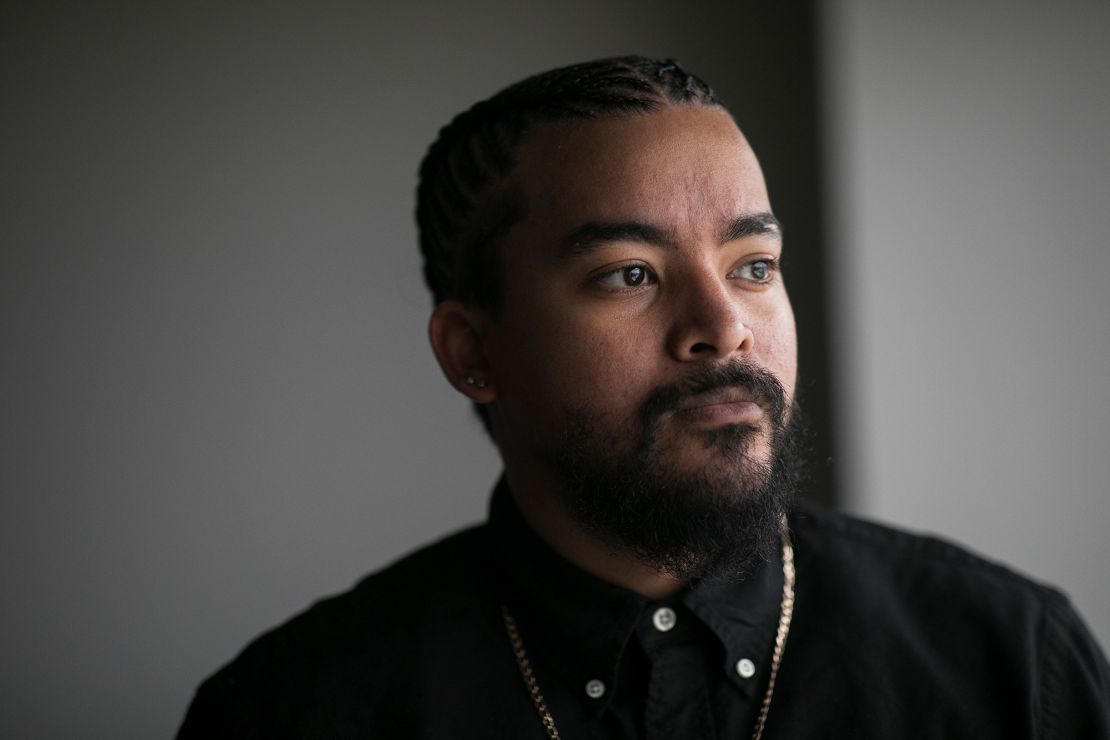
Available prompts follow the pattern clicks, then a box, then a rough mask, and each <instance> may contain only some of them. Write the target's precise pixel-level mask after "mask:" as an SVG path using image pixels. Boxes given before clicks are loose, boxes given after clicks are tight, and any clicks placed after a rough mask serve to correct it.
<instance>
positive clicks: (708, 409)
mask: <svg viewBox="0 0 1110 740" xmlns="http://www.w3.org/2000/svg"><path fill="white" fill-rule="evenodd" d="M676 415H677V416H680V417H681V418H683V419H687V420H689V421H693V422H698V423H703V424H754V423H756V422H758V421H760V420H761V419H762V418H763V407H761V406H760V405H759V404H758V403H755V402H754V401H735V402H733V403H714V404H710V405H709V406H697V407H696V408H692V409H683V410H681V411H679V412H677V414H676Z"/></svg>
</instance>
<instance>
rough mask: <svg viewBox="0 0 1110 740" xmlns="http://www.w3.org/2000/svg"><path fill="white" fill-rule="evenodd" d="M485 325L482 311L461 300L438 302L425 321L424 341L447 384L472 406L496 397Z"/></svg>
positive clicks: (487, 327)
mask: <svg viewBox="0 0 1110 740" xmlns="http://www.w3.org/2000/svg"><path fill="white" fill-rule="evenodd" d="M489 324H490V317H489V314H488V313H487V312H486V311H484V310H482V309H480V308H475V307H473V306H469V305H467V304H465V303H462V302H461V301H444V302H443V303H440V304H439V305H438V306H436V307H435V310H434V311H432V318H431V319H430V320H429V321H428V339H429V340H431V342H432V351H433V352H435V355H436V360H437V361H439V366H440V368H441V369H442V370H443V374H444V375H445V376H447V382H448V383H450V384H451V385H453V386H455V390H457V391H458V392H459V393H462V394H463V395H464V396H466V397H467V398H469V399H470V400H471V401H474V402H475V403H490V402H492V401H494V400H495V399H496V398H497V386H496V384H495V383H494V379H493V377H491V374H490V363H489V360H488V358H487V357H486V352H485V335H486V332H487V331H488V329H489Z"/></svg>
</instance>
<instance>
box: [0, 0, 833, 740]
mask: <svg viewBox="0 0 1110 740" xmlns="http://www.w3.org/2000/svg"><path fill="white" fill-rule="evenodd" d="M737 6H738V4H737V3H733V2H730V1H721V2H699V3H695V4H693V5H692V7H690V8H683V7H680V6H679V5H677V4H675V3H669V2H649V3H644V2H631V1H630V2H611V3H607V4H603V5H601V6H598V5H596V4H594V3H590V2H586V1H585V0H579V1H578V2H565V3H560V4H557V5H555V4H550V3H546V4H542V5H541V4H536V5H535V6H528V5H524V6H522V5H520V4H517V3H513V4H509V3H507V2H506V3H501V4H495V3H490V2H470V3H455V4H449V3H441V4H437V5H434V6H432V5H422V4H416V3H400V4H399V3H389V4H386V3H381V4H376V5H375V4H371V3H338V2H325V3H302V4H292V3H288V4H275V3H267V4H254V7H256V8H257V9H255V10H250V9H247V8H249V7H251V4H230V3H212V4H209V5H207V6H199V5H196V4H190V3H177V4H173V6H172V9H170V8H167V7H161V6H158V5H156V4H151V3H133V4H132V5H131V7H130V8H128V7H127V6H126V5H123V4H118V3H117V4H115V5H113V7H114V10H113V11H111V12H106V11H104V10H103V9H97V8H94V7H93V6H92V5H89V4H79V3H72V4H69V6H68V7H67V6H66V5H65V4H63V5H60V6H59V5H56V4H49V3H37V4H35V5H34V6H30V5H29V6H28V7H26V8H22V7H19V6H18V5H17V4H15V3H6V4H4V6H3V10H0V13H3V16H2V17H0V34H2V37H0V74H2V75H3V78H2V80H3V100H4V105H3V106H0V126H2V129H0V134H2V137H0V141H2V142H3V147H4V149H3V152H2V154H0V156H2V164H0V169H2V171H3V176H2V187H3V198H2V201H0V202H2V203H3V206H2V207H3V213H2V217H0V245H2V251H0V260H2V262H0V346H2V350H0V372H2V377H0V381H2V382H0V420H2V421H0V435H2V436H0V454H2V456H3V462H2V465H0V490H2V491H3V495H4V514H3V517H0V542H2V543H3V544H2V545H0V547H2V548H3V557H2V558H0V579H2V581H0V593H2V594H3V601H2V604H3V606H2V608H0V656H2V658H0V660H2V663H3V666H4V668H3V670H2V671H0V695H2V696H3V697H4V698H3V701H2V702H0V736H3V737H20V738H38V737H81V738H113V739H115V738H125V737H136V738H138V737H143V738H147V737H159V736H162V737H165V736H168V735H170V734H172V732H173V730H174V728H175V727H176V726H177V724H178V722H179V721H180V719H181V716H182V715H183V713H184V710H185V706H186V703H187V702H188V700H189V699H190V697H191V694H192V691H193V689H194V687H195V686H196V684H197V683H198V682H199V681H200V680H201V679H202V678H203V677H204V676H205V675H207V674H208V673H210V672H211V671H213V670H214V669H215V668H216V667H217V666H218V665H220V664H221V663H222V662H224V661H226V660H227V659H229V658H230V657H231V656H232V655H233V654H234V653H235V652H236V651H237V650H238V649H239V648H240V647H242V646H243V644H244V643H245V642H246V641H247V640H248V639H249V638H251V637H253V636H255V635H256V634H258V633H259V632H260V631H262V630H263V629H265V628H267V627H269V626H271V625H273V624H275V623H277V622H279V621H280V620H282V619H284V618H285V617H287V616H289V615H290V614H292V613H293V612H295V611H298V610H300V609H302V608H303V607H304V606H305V605H307V604H308V603H309V602H310V601H311V600H313V599H314V598H316V597H317V596H319V595H321V594H324V593H327V592H332V591H336V590H340V589H343V588H346V587H347V586H348V585H350V584H351V583H352V582H353V581H354V580H355V579H356V578H357V577H359V576H360V575H362V574H363V573H365V572H367V571H369V570H372V569H374V568H376V567H378V566H380V565H382V564H384V563H386V562H388V561H389V560H391V559H393V558H394V557H396V556H397V555H399V554H401V553H403V552H405V551H407V550H409V549H411V548H412V547H414V546H415V545H416V544H418V543H420V542H423V541H426V540H428V539H430V538H432V537H435V536H438V535H440V534H442V533H445V532H448V531H450V530H452V529H455V528H457V527H459V526H461V525H463V524H465V523H468V522H471V521H475V520H478V519H480V518H481V517H482V516H483V512H484V507H485V500H486V496H487V493H488V490H489V487H490V485H491V484H492V482H493V480H494V478H495V476H496V473H497V469H498V465H497V462H496V459H495V456H494V453H493V450H492V448H491V447H490V446H489V444H488V443H487V442H486V441H485V439H484V438H483V436H482V434H481V432H480V431H479V428H478V424H477V423H476V421H474V420H473V419H472V417H471V415H470V412H469V409H468V408H467V406H466V404H464V402H463V401H462V400H461V399H460V398H459V397H457V396H456V395H455V394H454V392H453V391H451V390H450V389H449V388H448V387H447V386H446V384H445V383H443V382H442V380H441V378H440V377H439V371H438V368H436V367H435V365H434V362H433V359H432V356H431V353H430V351H429V350H428V349H427V346H426V341H425V338H424V332H425V328H424V327H425V320H426V316H427V312H428V310H429V299H428V297H427V295H426V294H425V291H424V289H423V287H422V285H421V282H420V279H419V265H418V260H417V255H416V247H415V232H414V228H413V226H412V217H411V213H412V208H413V204H412V191H413V186H414V184H415V177H414V172H415V169H416V165H417V162H418V161H419V159H420V157H421V155H422V154H423V151H424V149H425V147H426V146H427V145H428V143H429V142H430V141H431V140H432V139H433V137H434V135H435V133H436V130H437V129H438V128H439V126H441V125H443V124H444V123H446V121H447V120H448V119H449V118H450V117H451V116H452V115H453V114H454V113H456V112H458V111H459V110H461V109H462V108H463V107H465V106H467V105H469V104H470V103H472V102H473V101H475V100H477V99H478V98H480V97H484V96H486V95H488V94H489V93H491V92H492V91H494V90H496V89H498V88H500V87H501V86H503V85H505V84H507V83H509V82H511V81H515V80H516V79H518V78H520V77H521V76H523V75H524V74H526V73H530V72H533V71H536V70H539V69H543V68H547V67H551V66H555V65H559V64H564V63H569V62H572V61H579V60H581V59H582V58H589V57H594V56H601V55H608V54H614V53H628V52H632V51H637V52H640V53H647V54H653V55H661V56H665V55H674V56H678V57H679V58H680V59H682V60H683V61H684V62H686V63H687V64H688V65H689V66H690V67H691V68H692V69H695V70H698V71H699V72H701V73H703V74H704V75H705V76H706V77H707V78H708V79H710V80H712V81H713V82H714V83H715V84H716V85H717V86H718V88H720V90H721V92H722V93H723V94H724V95H725V98H726V99H728V100H733V101H738V102H739V103H741V104H742V105H743V106H745V107H748V108H750V110H751V111H753V112H754V113H755V116H756V117H758V116H759V115H761V114H762V115H763V116H764V117H765V118H764V119H762V121H760V120H757V119H750V120H753V127H754V128H755V129H756V130H764V131H766V130H768V129H770V133H768V134H765V135H761V136H760V137H759V138H757V140H756V145H757V148H760V150H761V151H763V152H764V153H765V155H766V158H767V159H768V160H770V161H780V162H781V161H787V162H789V161H793V160H788V159H785V158H784V157H781V156H778V155H777V154H776V152H787V151H788V150H789V149H790V145H789V144H790V142H789V141H788V140H787V141H784V140H783V136H785V134H784V135H783V136H780V137H779V138H778V139H776V138H775V127H774V126H773V125H771V123H770V121H771V120H772V119H773V117H774V116H780V117H782V119H784V120H786V121H787V122H788V124H789V125H787V126H781V125H780V126H779V128H780V129H782V130H783V131H784V132H792V131H794V130H796V129H798V128H799V127H801V128H804V127H805V125H807V122H808V121H809V119H808V118H807V117H806V116H805V115H799V114H798V113H795V112H793V111H792V109H791V108H790V107H789V106H790V105H791V104H792V103H791V101H797V100H799V99H802V100H808V92H809V88H808V87H807V86H805V85H799V84H797V82H796V81H793V80H791V79H790V78H789V75H787V74H786V72H784V70H790V69H791V64H796V62H794V61H793V60H796V59H805V58H807V56H806V54H805V53H804V46H805V44H807V43H808V41H807V40H804V39H803V43H802V46H803V52H798V50H797V49H796V47H797V45H798V44H797V40H796V34H794V32H793V31H791V30H790V29H791V28H792V27H793V24H794V22H795V21H793V20H791V19H789V18H786V17H785V11H783V13H780V14H779V15H780V16H782V17H779V16H776V15H775V13H774V12H772V11H766V10H760V11H758V14H756V15H752V14H749V15H744V14H742V13H741V11H740V9H739V8H738V7H737ZM753 12H755V11H753ZM803 108H804V106H803ZM745 120H749V119H745ZM791 135H792V134H791ZM769 170H772V171H771V172H769V176H770V178H771V180H772V187H773V188H774V187H775V183H776V182H777V183H779V186H778V187H779V189H780V190H781V191H783V192H784V193H785V192H786V190H787V185H788V184H789V183H790V182H791V181H797V182H801V183H802V184H803V186H805V184H806V183H807V182H809V181H813V180H815V179H816V178H815V177H812V176H806V174H805V167H803V168H802V172H801V174H789V170H783V169H782V168H780V167H779V166H775V167H769ZM784 171H785V172H787V174H785V175H783V174H780V173H782V172H784ZM790 203H791V200H790V198H789V197H785V196H784V197H781V198H778V199H777V205H779V206H781V208H783V209H785V210H787V211H791V210H792V211H793V212H799V211H800V210H802V209H800V208H799V207H798V206H797V205H793V206H792V205H790ZM794 220H795V221H797V220H798V218H797V217H795V218H794Z"/></svg>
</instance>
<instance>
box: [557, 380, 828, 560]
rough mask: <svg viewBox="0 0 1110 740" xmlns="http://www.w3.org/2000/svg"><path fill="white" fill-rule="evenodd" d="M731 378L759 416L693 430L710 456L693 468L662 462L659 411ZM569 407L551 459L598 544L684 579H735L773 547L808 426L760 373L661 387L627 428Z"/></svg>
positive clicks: (566, 499)
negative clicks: (759, 421)
mask: <svg viewBox="0 0 1110 740" xmlns="http://www.w3.org/2000/svg"><path fill="white" fill-rule="evenodd" d="M737 386H738V387H742V388H744V389H746V390H747V391H748V392H749V393H750V394H751V395H752V397H753V398H754V399H756V400H757V402H759V403H760V405H761V406H762V407H763V408H764V410H765V422H764V425H763V426H762V427H761V426H752V425H747V424H730V425H724V426H720V427H714V428H711V429H706V430H697V431H696V432H692V433H693V434H695V435H696V437H697V438H698V440H699V441H700V442H701V443H702V444H703V445H704V447H705V451H706V452H707V453H708V454H709V455H710V456H711V457H710V459H709V462H708V463H707V464H705V465H702V466H700V467H699V468H698V469H696V470H684V469H680V468H679V467H678V466H676V465H673V464H669V463H668V462H667V457H668V454H669V453H671V452H674V450H673V448H672V445H671V444H668V443H667V442H665V441H663V440H662V435H661V432H662V431H663V421H664V415H665V414H666V413H667V412H670V411H675V410H677V409H678V408H679V404H680V403H681V402H682V401H683V400H684V399H686V398H688V397H690V396H692V395H696V394H700V393H705V392H708V391H712V390H714V389H719V388H727V387H737ZM566 416H567V424H566V426H565V427H564V429H565V432H564V434H563V436H562V439H561V441H560V443H559V444H557V445H554V446H552V447H549V448H548V451H547V455H548V460H549V462H550V463H551V464H552V466H553V469H554V470H555V472H556V474H557V475H558V476H559V478H560V483H561V486H560V491H561V495H562V499H563V503H564V505H565V507H566V510H567V513H568V515H569V516H570V517H571V519H572V520H573V521H575V522H576V523H577V524H578V525H579V526H581V527H583V528H584V529H585V530H586V531H587V532H589V533H590V534H592V535H593V536H595V537H597V538H598V539H599V540H601V541H602V542H604V543H606V544H608V545H610V546H614V547H616V548H619V549H624V550H626V551H629V552H632V553H633V554H634V555H635V556H636V557H637V558H638V559H639V560H640V561H641V562H643V563H645V564H647V565H648V566H650V567H651V568H653V569H655V570H658V571H661V572H665V573H668V574H670V575H672V576H673V577H675V578H677V579H679V580H681V581H684V582H691V581H695V580H706V579H735V578H743V577H745V576H746V575H747V574H750V573H751V572H752V571H753V570H754V569H755V568H756V566H758V565H759V564H760V563H762V562H764V561H765V560H767V559H769V558H770V557H772V556H773V555H774V554H775V552H776V551H777V549H778V546H779V542H780V532H779V529H780V522H781V521H782V518H783V516H784V515H785V514H786V513H787V511H788V510H789V509H790V507H791V505H792V503H793V500H794V496H795V492H796V490H797V488H798V486H799V484H800V482H801V480H802V469H803V460H804V457H805V455H804V454H803V453H804V448H805V444H804V440H805V437H806V436H807V435H806V430H805V424H804V421H803V419H802V415H801V413H800V412H799V411H798V409H797V407H796V406H793V405H791V404H790V403H789V401H788V400H787V398H786V391H785V390H784V388H783V386H782V384H781V383H780V382H779V381H778V379H777V378H775V377H774V375H772V374H771V373H769V372H768V371H766V370H764V369H762V368H759V367H757V366H755V365H753V364H751V363H747V362H742V361H734V362H732V363H729V364H727V365H715V366H710V367H707V368H705V369H703V370H701V371H699V372H698V373H696V374H694V375H691V376H690V377H687V378H685V379H683V380H682V381H680V382H678V383H675V384H672V385H668V386H663V387H661V388H658V389H656V391H654V392H653V393H652V394H651V395H650V396H649V397H648V398H647V399H646V400H645V401H644V403H643V404H642V405H641V408H640V410H639V414H638V423H637V424H635V425H633V426H632V428H631V430H630V431H631V433H629V431H627V430H626V431H624V432H623V433H621V434H617V433H614V432H612V431H607V430H605V429H603V428H602V425H601V424H600V423H599V422H598V421H597V419H596V418H595V417H594V416H591V415H590V414H589V413H587V412H584V411H581V410H569V411H567V413H566ZM764 435H766V438H767V439H768V440H769V442H768V444H767V445H766V448H767V454H765V455H762V456H757V455H755V454H753V452H754V451H753V448H754V447H756V445H757V443H758V442H759V441H760V439H761V437H764ZM630 437H631V444H630ZM761 458H762V459H761Z"/></svg>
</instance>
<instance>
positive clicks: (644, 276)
mask: <svg viewBox="0 0 1110 740" xmlns="http://www.w3.org/2000/svg"><path fill="white" fill-rule="evenodd" d="M594 282H595V284H597V285H599V286H601V287H602V288H605V289H607V290H616V291H622V290H635V289H636V288H640V287H642V286H644V285H651V284H652V283H654V282H655V274H654V273H652V271H651V270H650V269H648V267H647V265H642V264H639V263H632V264H628V265H621V266H620V267H618V268H616V269H614V270H610V271H609V272H606V273H604V274H602V275H599V276H598V277H597V278H596V280H595V281H594Z"/></svg>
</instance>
